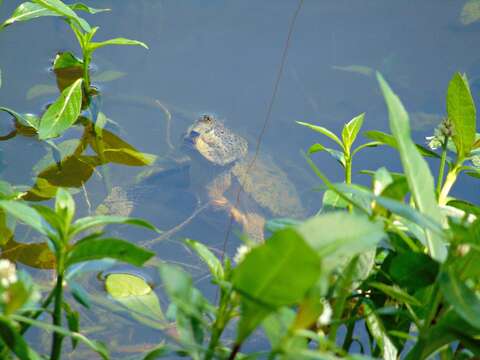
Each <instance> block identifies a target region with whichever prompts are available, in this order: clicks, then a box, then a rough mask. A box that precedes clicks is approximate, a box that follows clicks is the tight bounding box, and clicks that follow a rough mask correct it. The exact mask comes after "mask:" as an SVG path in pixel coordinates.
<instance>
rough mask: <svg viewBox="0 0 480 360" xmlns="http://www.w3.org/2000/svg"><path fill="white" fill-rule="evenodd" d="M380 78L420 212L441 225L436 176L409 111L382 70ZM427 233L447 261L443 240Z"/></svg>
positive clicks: (431, 250)
mask: <svg viewBox="0 0 480 360" xmlns="http://www.w3.org/2000/svg"><path fill="white" fill-rule="evenodd" d="M377 79H378V82H379V84H380V88H381V89H382V93H383V95H384V97H385V102H386V103H387V108H388V114H389V122H390V129H391V131H392V134H393V136H394V137H395V140H396V141H397V145H398V151H399V153H400V159H401V161H402V165H403V169H404V171H405V176H406V178H407V181H408V185H409V187H410V191H411V193H412V195H413V198H414V200H415V203H416V205H417V207H418V209H419V210H420V212H422V213H424V214H425V215H427V216H429V217H430V218H432V219H433V220H434V221H436V222H438V223H440V224H442V223H443V222H444V220H445V219H444V216H443V215H442V213H441V212H440V208H439V207H438V204H437V200H436V197H435V192H434V182H433V177H432V174H431V173H430V169H429V167H428V164H427V162H426V161H425V160H424V159H423V158H422V156H421V155H420V153H419V152H418V150H417V148H416V147H415V144H414V143H413V141H412V139H411V137H410V125H409V119H408V114H407V112H406V111H405V108H404V107H403V105H402V103H401V102H400V99H399V98H398V96H397V95H396V94H395V93H394V92H393V91H392V90H391V89H390V87H389V86H388V84H387V82H386V81H385V80H384V79H383V77H382V75H380V73H377ZM426 236H427V242H428V246H427V247H428V251H429V253H430V255H431V256H432V257H433V258H434V259H435V260H439V261H443V260H445V258H446V256H447V250H446V246H445V243H444V241H443V239H442V238H441V237H440V236H438V235H437V234H435V233H433V232H431V231H430V230H428V229H427V230H426Z"/></svg>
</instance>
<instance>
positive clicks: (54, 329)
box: [11, 315, 110, 360]
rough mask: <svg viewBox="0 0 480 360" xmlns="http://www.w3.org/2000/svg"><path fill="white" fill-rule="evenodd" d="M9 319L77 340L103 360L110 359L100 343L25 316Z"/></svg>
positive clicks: (14, 316) (104, 347)
mask: <svg viewBox="0 0 480 360" xmlns="http://www.w3.org/2000/svg"><path fill="white" fill-rule="evenodd" d="M11 317H12V318H13V319H14V320H15V321H18V322H23V323H25V324H29V325H32V326H35V327H38V328H40V329H42V330H46V331H48V332H57V333H59V334H62V335H63V336H66V337H71V338H74V339H77V340H78V341H80V342H82V343H83V344H85V345H86V346H88V347H89V348H90V349H92V350H93V351H95V352H96V353H98V354H99V355H100V356H101V357H102V359H103V360H109V359H110V356H109V355H108V349H107V347H106V346H105V344H103V343H102V342H100V341H95V340H90V339H88V338H87V337H86V336H84V335H82V334H80V333H77V332H71V331H69V330H67V329H65V328H63V327H60V326H55V325H51V324H49V323H46V322H44V321H38V320H33V319H30V318H28V317H26V316H21V315H12V316H11ZM36 359H37V358H32V359H30V358H29V360H36ZM38 359H39V360H41V359H42V358H38Z"/></svg>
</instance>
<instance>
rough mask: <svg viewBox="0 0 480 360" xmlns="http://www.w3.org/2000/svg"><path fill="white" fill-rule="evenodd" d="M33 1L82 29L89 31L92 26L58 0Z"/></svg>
mask: <svg viewBox="0 0 480 360" xmlns="http://www.w3.org/2000/svg"><path fill="white" fill-rule="evenodd" d="M33 2H34V3H36V4H39V5H41V6H42V7H44V8H45V9H48V10H50V11H52V12H54V13H57V14H58V15H60V16H65V17H66V18H68V19H71V20H73V21H75V22H76V23H77V24H78V25H79V26H80V27H81V28H82V29H83V30H84V31H86V32H90V31H91V30H92V28H91V27H90V25H89V24H88V23H87V22H86V21H85V20H84V19H82V18H81V17H79V16H78V15H77V14H76V13H75V11H73V10H72V9H70V8H69V7H68V6H67V5H65V4H64V3H63V2H61V1H60V0H33Z"/></svg>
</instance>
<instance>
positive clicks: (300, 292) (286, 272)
mask: <svg viewBox="0 0 480 360" xmlns="http://www.w3.org/2000/svg"><path fill="white" fill-rule="evenodd" d="M293 269H295V271H292V270H293ZM320 271H321V269H320V258H319V257H318V255H317V254H315V252H314V251H313V249H312V248H311V247H310V246H308V245H307V243H306V242H305V241H304V240H303V239H302V237H301V236H300V235H299V234H298V233H297V232H296V231H295V230H293V229H288V228H287V229H285V230H280V231H278V232H276V233H275V234H274V235H273V236H272V237H271V238H270V239H268V241H267V242H266V243H265V244H263V245H260V246H258V247H255V248H253V249H252V250H251V251H250V252H249V253H248V254H247V256H246V257H245V259H244V260H243V261H242V262H241V263H240V265H239V266H238V267H237V268H235V270H234V272H233V278H232V283H233V286H234V288H235V289H236V290H237V291H239V292H240V293H241V294H245V295H247V296H248V297H249V298H251V299H254V300H255V301H258V302H260V303H263V304H267V305H270V306H273V307H280V306H284V305H291V304H294V303H296V302H297V301H300V300H301V299H302V298H303V297H304V296H305V294H306V292H307V291H308V290H309V289H310V288H311V287H312V286H313V284H314V283H315V282H316V281H317V280H318V278H319V276H320ZM298 274H301V276H299V275H298Z"/></svg>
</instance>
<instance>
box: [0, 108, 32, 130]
mask: <svg viewBox="0 0 480 360" xmlns="http://www.w3.org/2000/svg"><path fill="white" fill-rule="evenodd" d="M0 111H5V112H7V113H9V114H10V115H12V116H13V117H14V118H15V120H17V121H18V122H19V123H20V124H22V125H23V126H28V127H31V128H33V129H38V123H39V122H40V120H39V119H38V117H36V116H35V115H32V114H19V113H17V112H16V111H14V110H12V109H9V108H6V107H0Z"/></svg>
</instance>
